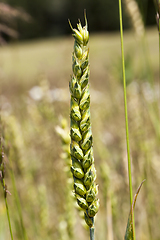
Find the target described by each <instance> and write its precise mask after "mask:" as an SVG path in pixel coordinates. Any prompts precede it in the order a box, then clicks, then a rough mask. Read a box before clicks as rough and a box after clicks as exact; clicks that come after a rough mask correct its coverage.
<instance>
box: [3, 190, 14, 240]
mask: <svg viewBox="0 0 160 240" xmlns="http://www.w3.org/2000/svg"><path fill="white" fill-rule="evenodd" d="M4 194H6V192H5V193H4ZM4 199H5V205H6V213H7V219H8V225H9V231H10V236H11V239H12V240H13V233H12V227H11V221H10V215H9V209H8V202H7V197H6V196H4Z"/></svg>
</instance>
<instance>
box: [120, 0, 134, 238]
mask: <svg viewBox="0 0 160 240" xmlns="http://www.w3.org/2000/svg"><path fill="white" fill-rule="evenodd" d="M119 19H120V34H121V52H122V73H123V88H124V108H125V122H126V142H127V157H128V175H129V190H130V205H131V206H132V201H133V193H132V172H131V158H130V147H129V130H128V113H127V93H126V77H125V61H124V47H123V23H122V2H121V0H119ZM132 222H133V239H134V240H135V239H136V237H135V223H134V213H133V214H132Z"/></svg>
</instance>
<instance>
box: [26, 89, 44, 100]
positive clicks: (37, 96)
mask: <svg viewBox="0 0 160 240" xmlns="http://www.w3.org/2000/svg"><path fill="white" fill-rule="evenodd" d="M29 95H30V97H31V98H32V99H33V100H35V101H39V100H41V99H42V98H43V90H42V88H41V87H39V86H34V87H33V88H31V90H29Z"/></svg>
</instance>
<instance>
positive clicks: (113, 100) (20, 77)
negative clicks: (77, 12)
mask: <svg viewBox="0 0 160 240" xmlns="http://www.w3.org/2000/svg"><path fill="white" fill-rule="evenodd" d="M124 42H125V59H126V80H127V97H128V115H129V133H130V147H131V158H132V165H133V166H132V171H133V192H136V189H137V188H138V186H139V184H140V183H141V181H142V180H143V179H146V181H145V183H144V185H143V187H142V190H141V192H140V195H139V196H138V200H137V204H136V209H135V221H136V235H137V239H139V240H152V239H154V240H159V239H160V229H159V226H160V207H159V198H160V188H159V181H160V157H159V156H160V151H159V149H160V148H159V146H160V125H159V111H160V109H159V107H160V106H159V101H160V86H159V81H158V71H159V70H158V68H159V67H158V66H159V54H158V33H157V29H148V30H147V31H146V36H145V38H144V39H137V38H136V36H135V35H134V33H133V32H125V34H124ZM89 46H90V72H91V73H90V88H91V118H92V131H93V137H94V156H95V167H96V169H97V183H98V185H99V198H100V205H101V206H100V210H99V212H98V214H97V217H96V223H95V225H96V233H95V234H96V239H97V240H105V239H107V240H113V239H114V240H120V239H123V238H124V234H125V229H126V225H127V219H128V214H129V206H130V204H129V186H128V172H127V155H126V141H125V119H124V101H123V85H122V70H121V49H120V36H119V33H114V34H106V33H103V34H101V35H93V34H91V35H90V44H89ZM72 50H73V39H72V37H66V38H54V39H46V40H39V41H34V42H26V43H21V44H19V43H14V44H13V43H12V44H10V45H8V46H5V47H1V48H0V87H1V90H0V91H1V115H2V122H3V129H4V138H5V154H6V156H5V161H6V183H7V186H8V189H9V191H10V192H11V194H12V195H11V196H10V195H8V203H9V210H10V215H11V224H12V227H13V234H14V239H15V240H20V239H23V238H22V231H21V223H20V219H19V215H18V210H17V203H16V194H15V192H16V190H15V187H14V178H15V182H16V188H17V191H18V195H19V198H20V203H21V207H22V213H23V221H24V225H25V227H26V231H27V235H28V239H35V240H41V239H45V240H49V239H54V240H68V239H71V237H70V236H69V234H68V228H67V226H68V225H67V224H68V221H69V220H68V218H69V217H68V216H70V217H71V218H72V227H73V229H74V230H73V229H72V230H73V231H74V235H75V237H76V239H77V240H79V239H84V240H85V239H88V238H89V237H88V230H86V229H85V228H84V226H83V223H82V222H83V220H82V219H81V218H80V217H79V214H78V213H77V211H76V210H75V206H73V209H72V212H70V211H71V209H70V208H69V207H66V206H68V205H69V202H67V201H69V200H68V198H67V197H66V189H67V191H70V192H71V190H70V189H68V180H67V178H68V174H67V172H66V162H65V161H64V159H62V158H61V153H62V151H63V150H62V144H61V139H60V137H59V136H58V135H57V133H56V131H55V127H56V126H57V125H60V121H61V120H60V119H61V118H62V117H64V118H66V119H67V121H68V126H69V90H68V84H69V80H70V75H71V72H72V67H71V64H72V63H71V55H72ZM13 174H14V176H13ZM0 196H1V198H0V240H6V239H7V240H8V239H10V236H9V230H8V223H7V218H6V212H5V205H4V200H3V195H2V189H1V188H0ZM68 211H69V213H68ZM72 239H75V238H74V237H73V238H72ZM72 239H71V240H72Z"/></svg>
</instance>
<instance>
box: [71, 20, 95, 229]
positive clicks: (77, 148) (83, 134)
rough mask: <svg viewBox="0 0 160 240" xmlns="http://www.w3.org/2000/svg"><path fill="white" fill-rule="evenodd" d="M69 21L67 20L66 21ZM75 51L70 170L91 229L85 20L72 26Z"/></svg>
mask: <svg viewBox="0 0 160 240" xmlns="http://www.w3.org/2000/svg"><path fill="white" fill-rule="evenodd" d="M69 23H70V22H69ZM70 26H71V29H72V31H73V37H74V39H75V42H74V51H73V55H72V70H73V74H72V76H71V81H70V83H69V88H70V92H71V105H70V119H71V123H70V136H71V145H70V152H71V159H72V166H71V171H72V174H73V178H74V190H75V196H76V199H77V202H78V205H79V206H80V207H81V208H82V209H83V210H84V216H85V221H86V223H87V225H88V226H89V227H90V228H91V227H92V226H93V217H94V216H95V215H96V213H97V212H98V209H99V199H98V198H97V193H98V186H97V185H96V184H95V179H96V170H95V167H94V157H93V148H92V145H93V137H92V131H91V120H90V93H89V84H88V79H89V49H88V46H87V44H88V41H89V32H88V30H87V19H86V16H85V26H84V27H83V28H82V26H81V23H80V22H79V24H77V27H78V30H77V29H73V28H72V25H71V23H70Z"/></svg>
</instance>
